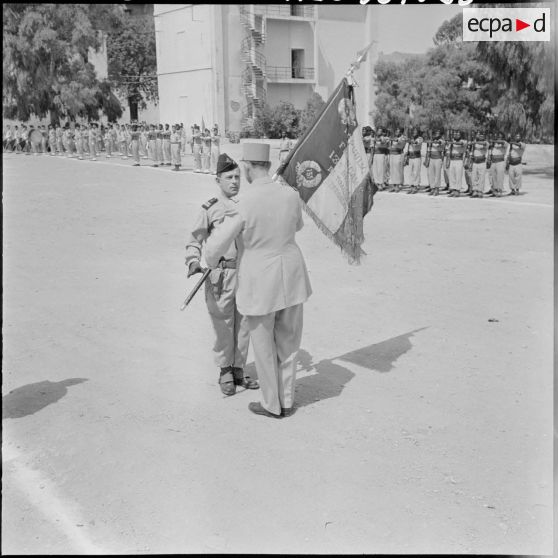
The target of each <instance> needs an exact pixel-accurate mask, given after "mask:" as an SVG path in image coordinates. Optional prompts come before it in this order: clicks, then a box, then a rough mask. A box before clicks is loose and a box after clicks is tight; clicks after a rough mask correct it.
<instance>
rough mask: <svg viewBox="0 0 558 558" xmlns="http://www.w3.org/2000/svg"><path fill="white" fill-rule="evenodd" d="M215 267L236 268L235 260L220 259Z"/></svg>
mask: <svg viewBox="0 0 558 558" xmlns="http://www.w3.org/2000/svg"><path fill="white" fill-rule="evenodd" d="M217 267H220V268H221V269H236V260H221V261H220V262H219V263H218V264H217Z"/></svg>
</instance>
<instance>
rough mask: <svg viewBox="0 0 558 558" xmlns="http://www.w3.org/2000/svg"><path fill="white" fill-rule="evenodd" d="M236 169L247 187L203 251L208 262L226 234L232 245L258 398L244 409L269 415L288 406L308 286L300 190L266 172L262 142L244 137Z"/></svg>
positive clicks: (220, 250)
mask: <svg viewBox="0 0 558 558" xmlns="http://www.w3.org/2000/svg"><path fill="white" fill-rule="evenodd" d="M242 148H243V162H244V165H245V166H244V172H245V176H246V179H247V181H248V182H249V183H250V187H249V188H247V189H246V191H245V192H243V194H242V196H241V198H240V200H239V203H238V205H237V210H236V211H235V210H234V209H231V210H227V212H226V214H225V218H224V219H223V222H222V223H220V224H218V225H217V227H216V228H215V231H214V232H213V233H212V234H211V236H210V237H209V238H208V239H207V243H206V246H205V257H206V260H207V262H208V264H209V265H214V264H216V262H218V261H219V259H220V258H221V256H223V254H225V253H226V252H227V250H228V249H229V248H230V246H231V244H232V243H233V242H236V243H237V246H238V261H239V264H238V265H239V269H238V289H237V295H236V300H237V304H238V309H239V310H240V312H241V313H242V314H243V315H244V316H245V317H246V320H247V322H248V329H249V330H250V340H251V342H252V347H253V349H254V358H255V361H256V369H257V371H258V378H259V381H260V386H261V396H262V400H261V403H260V402H252V403H250V404H249V405H248V409H249V410H250V411H251V412H252V413H255V414H257V415H263V416H266V417H271V418H282V417H286V416H290V415H291V414H292V413H293V411H294V409H293V404H294V396H295V389H294V388H295V380H296V364H297V354H298V351H299V349H300V342H301V337H302V322H303V305H304V302H305V301H306V300H307V299H308V297H309V296H310V294H311V292H312V289H311V287H310V280H309V277H308V272H307V270H306V264H305V262H304V257H303V255H302V252H301V251H300V248H299V247H298V245H297V243H296V241H295V234H296V232H297V231H299V230H300V229H301V228H302V227H303V225H304V222H303V220H302V208H301V201H300V197H299V195H298V194H297V192H295V191H294V190H293V189H292V188H290V187H288V186H285V185H283V184H280V183H278V182H275V181H273V180H272V179H271V177H270V176H269V174H268V173H269V169H270V167H271V161H270V158H269V144H265V143H244V144H243V146H242Z"/></svg>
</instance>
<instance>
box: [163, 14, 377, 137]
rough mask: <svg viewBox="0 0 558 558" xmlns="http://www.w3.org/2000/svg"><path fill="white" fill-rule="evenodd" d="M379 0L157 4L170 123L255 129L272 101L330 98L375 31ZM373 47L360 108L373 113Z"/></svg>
mask: <svg viewBox="0 0 558 558" xmlns="http://www.w3.org/2000/svg"><path fill="white" fill-rule="evenodd" d="M373 10H374V8H373V7H371V6H361V5H343V6H335V5H326V6H312V5H294V4H293V5H291V4H286V5H285V4H281V5H279V4H227V5H215V4H172V5H171V4H155V6H154V18H155V33H156V44H157V77H158V83H159V111H160V118H161V121H162V122H183V123H184V124H185V125H192V124H194V123H197V124H199V125H201V124H202V122H203V124H205V126H206V127H208V128H209V127H211V126H213V125H214V124H217V125H218V126H219V128H220V130H221V131H225V130H229V131H231V132H239V131H242V130H246V129H250V128H251V126H252V125H253V122H254V119H255V118H257V115H258V111H259V109H261V108H262V107H263V105H264V103H266V102H267V104H269V105H270V106H272V107H273V106H276V105H277V104H279V103H280V102H281V101H288V102H291V103H292V104H293V105H294V106H295V107H296V108H304V106H305V105H306V101H307V100H308V98H309V97H310V95H311V94H312V92H317V93H319V94H320V95H321V96H322V98H323V99H324V100H326V99H327V98H328V97H329V95H330V94H331V93H332V92H333V90H334V88H335V87H336V86H337V84H338V83H339V81H340V80H341V79H342V77H343V76H344V75H345V73H346V72H347V70H348V68H349V65H350V63H351V62H353V61H354V60H355V58H356V53H357V52H358V51H359V50H362V49H363V48H364V47H365V46H366V45H368V44H369V43H370V42H371V41H372V40H373V39H374V35H375V33H374V30H375V28H374V26H375V19H374V18H373ZM376 59H377V51H376V49H375V47H374V46H373V47H372V48H371V50H370V52H369V54H368V58H367V60H366V61H365V62H364V63H363V64H362V65H361V67H360V69H358V70H357V71H356V72H355V74H354V76H355V79H356V81H357V85H358V87H357V90H356V101H357V117H358V119H359V122H360V123H362V124H365V123H368V122H369V121H371V117H370V116H369V113H370V111H371V110H372V107H373V102H374V99H373V95H374V91H373V87H372V75H373V72H372V69H373V66H374V64H375V61H376Z"/></svg>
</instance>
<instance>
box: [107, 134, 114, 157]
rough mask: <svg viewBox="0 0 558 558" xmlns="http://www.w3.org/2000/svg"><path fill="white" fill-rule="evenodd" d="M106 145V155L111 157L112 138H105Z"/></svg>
mask: <svg viewBox="0 0 558 558" xmlns="http://www.w3.org/2000/svg"><path fill="white" fill-rule="evenodd" d="M106 146H107V152H106V156H107V157H111V156H112V152H113V146H112V139H111V138H110V137H109V138H107V142H106Z"/></svg>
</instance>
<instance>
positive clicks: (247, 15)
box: [240, 4, 265, 44]
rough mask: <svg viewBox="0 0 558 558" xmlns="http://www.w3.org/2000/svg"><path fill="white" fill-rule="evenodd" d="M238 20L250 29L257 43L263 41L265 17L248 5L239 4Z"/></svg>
mask: <svg viewBox="0 0 558 558" xmlns="http://www.w3.org/2000/svg"><path fill="white" fill-rule="evenodd" d="M240 22H241V23H242V25H244V27H245V28H246V29H247V30H248V31H250V35H251V36H252V38H253V39H254V40H255V41H256V42H257V43H258V44H263V43H265V18H264V17H263V16H262V14H260V13H258V12H256V11H255V10H250V6H249V5H242V4H241V5H240Z"/></svg>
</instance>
